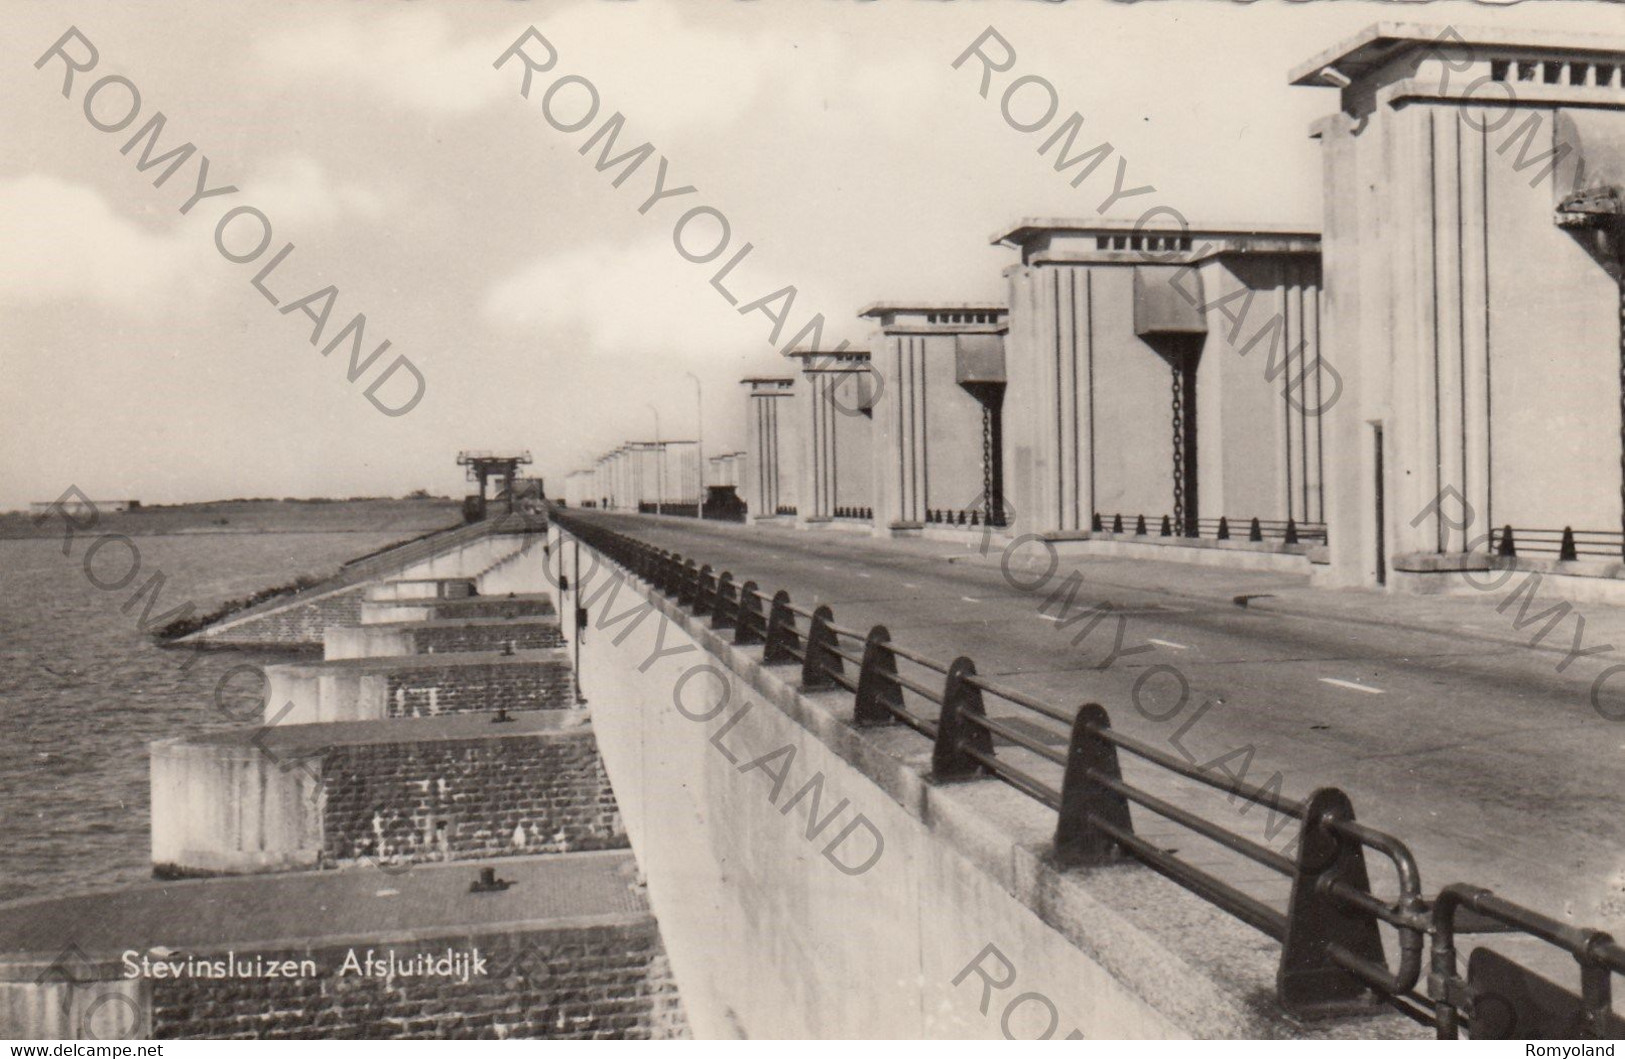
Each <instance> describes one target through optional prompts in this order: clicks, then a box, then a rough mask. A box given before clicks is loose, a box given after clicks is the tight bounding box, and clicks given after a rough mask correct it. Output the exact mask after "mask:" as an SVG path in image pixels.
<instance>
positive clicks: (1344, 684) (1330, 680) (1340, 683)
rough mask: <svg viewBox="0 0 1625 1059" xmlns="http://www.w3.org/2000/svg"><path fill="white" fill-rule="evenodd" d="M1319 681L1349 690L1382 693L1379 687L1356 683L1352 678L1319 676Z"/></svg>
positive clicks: (1372, 693)
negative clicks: (1342, 678) (1341, 678)
mask: <svg viewBox="0 0 1625 1059" xmlns="http://www.w3.org/2000/svg"><path fill="white" fill-rule="evenodd" d="M1320 682H1321V683H1322V684H1330V685H1332V686H1333V687H1338V688H1348V689H1349V690H1350V691H1363V692H1365V693H1366V694H1367V695H1381V694H1382V693H1383V692H1382V689H1381V688H1373V687H1369V686H1367V685H1365V684H1356V683H1355V682H1354V681H1352V680H1338V679H1337V678H1336V677H1321V678H1320Z"/></svg>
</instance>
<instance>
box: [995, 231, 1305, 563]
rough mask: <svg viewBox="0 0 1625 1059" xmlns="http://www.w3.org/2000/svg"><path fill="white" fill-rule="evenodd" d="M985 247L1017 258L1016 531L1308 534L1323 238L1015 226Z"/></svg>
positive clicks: (1013, 303) (1010, 393) (1013, 390)
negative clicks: (999, 247)
mask: <svg viewBox="0 0 1625 1059" xmlns="http://www.w3.org/2000/svg"><path fill="white" fill-rule="evenodd" d="M994 241H995V242H996V243H1001V244H1003V245H1006V246H1011V247H1014V248H1016V249H1018V250H1019V251H1020V252H1021V261H1020V263H1019V264H1017V265H1016V266H1014V267H1013V268H1011V269H1009V270H1008V271H1007V272H1006V276H1007V278H1008V280H1009V283H1010V318H1009V337H1008V340H1007V343H1006V346H1007V359H1008V363H1009V374H1010V381H1009V385H1008V386H1007V387H1006V391H1005V412H1004V418H1005V422H1006V424H1007V428H1006V444H1005V468H1006V470H1005V480H1006V482H1007V488H1008V490H1009V492H1010V494H1011V497H1012V500H1013V506H1014V508H1015V510H1016V520H1015V521H1016V528H1017V529H1018V530H1019V531H1020V532H1023V533H1037V534H1040V535H1044V536H1049V537H1055V538H1058V539H1065V538H1068V537H1073V538H1081V537H1084V536H1087V535H1088V534H1089V532H1090V528H1091V525H1092V523H1093V519H1094V517H1095V516H1096V515H1100V516H1102V519H1103V521H1109V520H1110V519H1111V518H1112V516H1114V515H1121V516H1123V518H1124V519H1125V522H1126V523H1127V522H1129V521H1132V520H1135V519H1136V518H1137V517H1138V516H1144V517H1145V518H1146V520H1147V525H1148V528H1151V527H1159V528H1160V524H1161V521H1162V519H1163V518H1164V517H1166V518H1168V519H1169V521H1170V524H1171V526H1172V527H1173V528H1174V532H1175V533H1176V534H1180V533H1183V534H1185V535H1190V536H1195V535H1201V536H1208V537H1211V536H1213V535H1214V531H1215V530H1216V528H1217V525H1216V524H1217V522H1218V520H1219V518H1220V517H1221V516H1222V517H1225V518H1227V519H1228V520H1229V521H1230V522H1231V523H1232V524H1237V523H1239V524H1240V526H1242V527H1245V526H1246V525H1247V524H1248V523H1250V522H1251V520H1252V519H1254V518H1257V519H1259V520H1260V521H1261V522H1269V523H1274V524H1278V525H1277V526H1276V527H1275V530H1276V532H1277V533H1284V527H1285V524H1286V522H1287V521H1288V520H1293V521H1294V522H1296V523H1298V524H1300V525H1302V524H1312V525H1315V526H1318V524H1319V523H1320V522H1321V521H1322V520H1323V518H1324V509H1323V504H1322V481H1323V478H1322V473H1323V465H1324V455H1323V449H1322V444H1321V442H1322V438H1321V434H1320V427H1319V423H1318V422H1317V421H1316V417H1315V415H1314V414H1313V405H1314V403H1315V401H1316V400H1317V397H1316V395H1317V394H1318V393H1319V391H1320V388H1321V385H1322V379H1321V372H1322V366H1321V362H1320V358H1319V323H1318V321H1319V304H1320V268H1319V240H1318V236H1317V235H1316V234H1315V233H1313V232H1304V231H1298V230H1288V229H1281V228H1275V227H1272V226H1269V225H1256V226H1247V227H1229V228H1221V227H1214V226H1207V227H1196V228H1186V227H1178V226H1174V225H1163V226H1160V227H1159V226H1155V225H1136V224H1134V223H1132V222H1118V221H1090V222H1076V223H1070V222H1061V221H1024V222H1022V223H1020V224H1018V225H1016V226H1014V227H1013V228H1011V229H1009V230H1008V231H1006V232H1003V233H1001V234H999V235H997V236H995V237H994ZM1152 532H1156V529H1152Z"/></svg>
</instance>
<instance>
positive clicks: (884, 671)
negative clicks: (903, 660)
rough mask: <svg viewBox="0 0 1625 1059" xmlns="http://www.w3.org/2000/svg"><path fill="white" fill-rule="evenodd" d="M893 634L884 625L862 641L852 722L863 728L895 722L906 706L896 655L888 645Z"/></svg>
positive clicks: (872, 631) (874, 629) (877, 626)
mask: <svg viewBox="0 0 1625 1059" xmlns="http://www.w3.org/2000/svg"><path fill="white" fill-rule="evenodd" d="M890 643H891V633H890V632H889V631H887V629H886V627H885V626H884V625H876V626H875V627H874V628H872V629H870V630H869V635H868V636H867V637H866V638H865V639H864V641H863V665H862V666H861V667H859V671H858V697H857V699H856V700H855V701H854V702H853V703H852V723H853V724H856V725H858V726H860V727H866V726H869V725H877V724H894V723H896V721H897V714H896V713H895V712H893V711H901V710H902V708H903V689H902V687H901V686H899V685H898V683H897V656H896V655H894V654H892V653H891V648H890V647H889V646H888V645H889V644H890Z"/></svg>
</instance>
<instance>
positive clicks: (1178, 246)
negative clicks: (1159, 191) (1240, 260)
mask: <svg viewBox="0 0 1625 1059" xmlns="http://www.w3.org/2000/svg"><path fill="white" fill-rule="evenodd" d="M991 241H992V243H993V244H994V245H996V246H1008V247H1012V248H1015V249H1017V250H1020V251H1021V259H1022V263H1023V264H1027V265H1032V264H1109V265H1190V264H1195V263H1196V262H1199V261H1205V260H1207V259H1209V258H1215V257H1221V256H1224V255H1226V254H1319V253H1320V233H1319V232H1317V231H1314V230H1313V229H1309V228H1305V227H1303V226H1301V225H1281V224H1209V225H1193V226H1191V227H1188V228H1186V227H1180V226H1178V225H1173V224H1166V225H1144V224H1141V223H1140V222H1139V221H1131V220H1116V219H1106V218H1097V219H1094V220H1076V219H1064V218H1047V217H1027V218H1023V219H1022V220H1020V221H1019V222H1017V223H1016V224H1014V225H1012V226H1010V227H1009V228H1006V229H1004V230H1002V231H1000V232H997V233H995V234H994V235H993V237H992V240H991Z"/></svg>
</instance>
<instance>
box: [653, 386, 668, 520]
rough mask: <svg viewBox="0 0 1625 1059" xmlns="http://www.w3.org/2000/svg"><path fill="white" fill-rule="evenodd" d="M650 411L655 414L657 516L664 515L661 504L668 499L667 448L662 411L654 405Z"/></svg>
mask: <svg viewBox="0 0 1625 1059" xmlns="http://www.w3.org/2000/svg"><path fill="white" fill-rule="evenodd" d="M649 411H651V412H653V413H654V414H655V514H657V515H663V514H665V510H664V509H663V508H662V507H661V502H662V501H664V500H665V498H666V446H665V445H663V444H661V442H660V409H658V408H656V407H655V406H654V404H653V403H651V404H650V405H649Z"/></svg>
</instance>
